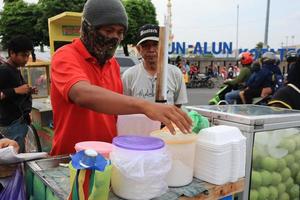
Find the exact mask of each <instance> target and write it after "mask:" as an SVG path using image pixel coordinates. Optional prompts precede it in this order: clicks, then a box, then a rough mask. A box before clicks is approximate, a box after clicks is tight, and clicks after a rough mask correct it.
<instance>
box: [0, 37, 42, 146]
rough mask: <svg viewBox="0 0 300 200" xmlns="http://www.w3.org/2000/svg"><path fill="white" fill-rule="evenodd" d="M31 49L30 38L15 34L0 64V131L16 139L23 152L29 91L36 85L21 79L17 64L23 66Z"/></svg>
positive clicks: (34, 91) (29, 98)
mask: <svg viewBox="0 0 300 200" xmlns="http://www.w3.org/2000/svg"><path fill="white" fill-rule="evenodd" d="M32 49H33V45H32V42H31V40H30V39H28V38H27V37H26V36H16V37H14V38H12V39H11V40H10V41H9V43H8V55H9V58H8V60H7V62H6V63H4V64H2V65H1V66H0V133H1V134H3V135H4V136H5V137H7V138H9V139H12V140H15V141H16V142H17V143H18V144H19V146H20V152H24V138H25V136H26V133H27V130H28V128H27V124H29V123H30V118H29V113H30V111H31V106H32V98H31V94H32V93H36V92H37V91H36V89H34V88H32V87H30V86H29V85H28V84H27V83H26V82H25V80H24V79H23V77H22V75H21V72H20V70H19V68H20V67H24V66H25V65H26V63H27V61H28V58H29V55H30V54H31V51H32Z"/></svg>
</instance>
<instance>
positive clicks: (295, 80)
mask: <svg viewBox="0 0 300 200" xmlns="http://www.w3.org/2000/svg"><path fill="white" fill-rule="evenodd" d="M289 72H290V73H289V82H288V84H287V85H285V86H283V87H282V88H280V89H279V90H278V91H276V92H275V94H274V95H273V97H272V99H271V100H270V101H269V102H268V105H269V106H274V107H281V108H288V109H295V110H300V59H299V58H298V60H297V61H296V62H295V65H294V66H293V67H292V68H290V71H289Z"/></svg>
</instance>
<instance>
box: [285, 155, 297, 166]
mask: <svg viewBox="0 0 300 200" xmlns="http://www.w3.org/2000/svg"><path fill="white" fill-rule="evenodd" d="M284 160H285V162H286V164H287V166H291V165H292V164H293V163H294V162H295V158H294V156H293V155H291V154H289V155H287V156H285V157H284Z"/></svg>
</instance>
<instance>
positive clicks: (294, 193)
mask: <svg viewBox="0 0 300 200" xmlns="http://www.w3.org/2000/svg"><path fill="white" fill-rule="evenodd" d="M289 194H290V197H291V198H292V199H293V198H299V197H300V186H299V185H293V186H292V187H291V189H290V190H289Z"/></svg>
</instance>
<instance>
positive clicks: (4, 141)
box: [0, 138, 19, 153]
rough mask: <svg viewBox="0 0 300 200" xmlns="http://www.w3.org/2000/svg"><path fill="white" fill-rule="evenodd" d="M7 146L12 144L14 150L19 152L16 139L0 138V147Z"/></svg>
mask: <svg viewBox="0 0 300 200" xmlns="http://www.w3.org/2000/svg"><path fill="white" fill-rule="evenodd" d="M8 146H13V147H14V149H15V151H16V152H17V153H18V152H19V145H18V143H17V142H16V141H14V140H10V139H7V138H3V139H0V149H2V148H5V147H8Z"/></svg>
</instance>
